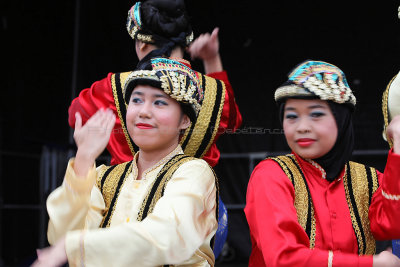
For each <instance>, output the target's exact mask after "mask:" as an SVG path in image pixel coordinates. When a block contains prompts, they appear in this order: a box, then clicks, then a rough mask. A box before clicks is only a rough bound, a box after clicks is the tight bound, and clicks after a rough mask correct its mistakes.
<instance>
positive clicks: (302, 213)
mask: <svg viewBox="0 0 400 267" xmlns="http://www.w3.org/2000/svg"><path fill="white" fill-rule="evenodd" d="M275 100H276V102H277V103H278V105H279V111H280V118H281V120H282V124H283V129H284V132H285V137H286V140H287V143H288V145H289V147H290V149H291V150H292V154H289V155H285V156H278V157H274V158H268V159H266V160H264V161H262V162H261V163H259V164H258V165H257V166H256V168H255V169H254V171H253V173H252V175H251V178H250V181H249V185H248V189H247V203H246V208H245V213H246V218H247V221H248V224H249V227H250V233H251V240H252V244H253V248H252V253H251V256H250V263H249V266H257V267H262V266H280V267H281V266H400V260H399V259H398V258H397V257H396V256H394V255H393V254H391V253H390V252H388V251H384V252H381V253H380V254H378V255H374V254H375V240H390V239H396V238H399V237H400V224H399V223H398V222H399V221H400V213H399V210H400V179H399V177H400V116H396V117H394V118H393V119H392V121H391V123H390V125H389V126H388V128H387V133H388V137H389V138H390V139H391V140H392V141H393V148H392V149H391V150H390V151H389V155H388V159H387V164H386V168H385V172H384V173H380V172H379V171H377V170H375V169H374V168H371V167H368V166H365V165H363V164H359V163H355V162H351V161H349V160H350V157H351V154H352V151H353V143H354V140H353V126H352V113H353V110H354V107H355V104H356V99H355V97H354V95H353V93H352V91H351V89H350V88H349V86H348V84H347V81H346V78H345V75H344V73H343V72H342V71H341V70H340V69H339V68H338V67H336V66H334V65H332V64H329V63H326V62H322V61H306V62H304V63H302V64H300V65H299V66H297V67H296V68H295V69H294V70H293V71H292V72H291V73H290V74H289V79H288V81H287V82H286V83H284V84H283V85H282V86H281V87H279V88H278V89H277V90H276V91H275Z"/></svg>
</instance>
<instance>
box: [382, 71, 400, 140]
mask: <svg viewBox="0 0 400 267" xmlns="http://www.w3.org/2000/svg"><path fill="white" fill-rule="evenodd" d="M382 113H383V120H384V129H383V132H382V135H383V139H384V140H386V141H387V142H388V143H389V146H390V147H392V146H393V144H392V140H390V139H389V138H387V135H386V129H387V127H388V125H389V123H390V121H391V119H392V118H393V117H394V116H396V115H399V114H400V72H399V73H398V74H397V75H396V76H394V77H393V79H392V80H391V81H390V82H389V84H388V85H387V86H386V90H385V91H384V92H383V96H382Z"/></svg>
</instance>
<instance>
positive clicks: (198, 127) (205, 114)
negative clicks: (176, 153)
mask: <svg viewBox="0 0 400 267" xmlns="http://www.w3.org/2000/svg"><path fill="white" fill-rule="evenodd" d="M204 77H205V80H206V82H205V84H201V87H203V88H205V90H204V100H203V103H202V106H201V109H200V112H199V115H198V117H197V121H196V124H195V125H194V128H193V132H192V135H191V136H190V140H189V142H188V144H187V146H186V147H185V154H186V155H189V156H195V155H196V152H197V151H198V149H199V147H200V145H201V143H202V141H203V138H204V135H205V134H206V132H207V129H208V126H209V124H210V119H211V116H212V113H213V110H214V106H215V104H216V97H217V89H218V88H217V82H216V80H215V79H213V78H210V77H207V76H204ZM199 81H200V83H202V82H203V79H199ZM225 92H226V88H225V85H223V92H222V94H221V98H222V101H221V104H220V106H219V111H218V116H217V119H216V122H215V127H213V134H212V138H211V140H210V141H209V143H208V145H207V149H205V150H204V151H203V153H202V155H201V157H202V156H204V154H205V153H206V152H207V150H208V149H209V147H210V146H211V144H212V143H213V141H214V138H215V135H216V133H217V131H218V125H219V122H220V119H221V113H222V108H223V106H224V100H225ZM189 129H190V128H188V130H186V131H185V134H184V136H183V138H182V139H181V144H182V143H183V142H184V140H185V139H186V138H187V135H188V131H189Z"/></svg>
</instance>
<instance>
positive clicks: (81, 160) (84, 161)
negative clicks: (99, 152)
mask: <svg viewBox="0 0 400 267" xmlns="http://www.w3.org/2000/svg"><path fill="white" fill-rule="evenodd" d="M95 160H96V158H95V157H94V156H93V155H92V154H91V153H87V152H83V151H81V150H79V148H78V151H77V152H76V156H75V162H74V171H75V174H76V175H77V176H79V177H86V175H87V173H88V172H89V169H90V168H91V167H92V165H93V164H94V162H95Z"/></svg>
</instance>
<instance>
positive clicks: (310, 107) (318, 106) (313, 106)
mask: <svg viewBox="0 0 400 267" xmlns="http://www.w3.org/2000/svg"><path fill="white" fill-rule="evenodd" d="M314 108H323V109H326V108H327V107H326V106H323V105H319V104H316V105H312V106H309V107H308V109H314Z"/></svg>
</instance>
